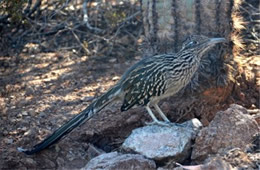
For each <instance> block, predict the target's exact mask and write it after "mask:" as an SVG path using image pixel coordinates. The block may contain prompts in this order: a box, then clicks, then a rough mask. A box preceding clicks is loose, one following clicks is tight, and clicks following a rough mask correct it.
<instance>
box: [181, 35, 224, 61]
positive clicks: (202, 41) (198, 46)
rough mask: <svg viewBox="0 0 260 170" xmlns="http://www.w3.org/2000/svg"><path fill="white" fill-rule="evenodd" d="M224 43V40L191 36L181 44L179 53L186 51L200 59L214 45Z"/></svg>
mask: <svg viewBox="0 0 260 170" xmlns="http://www.w3.org/2000/svg"><path fill="white" fill-rule="evenodd" d="M225 41H226V39H225V38H208V37H206V36H204V35H191V36H189V37H188V38H187V39H186V40H185V41H184V42H183V44H182V50H181V51H183V50H188V51H189V52H192V53H194V54H195V55H198V56H200V57H202V55H203V54H204V53H205V52H207V51H208V50H209V49H210V48H211V47H213V46H214V45H215V44H217V43H222V42H225Z"/></svg>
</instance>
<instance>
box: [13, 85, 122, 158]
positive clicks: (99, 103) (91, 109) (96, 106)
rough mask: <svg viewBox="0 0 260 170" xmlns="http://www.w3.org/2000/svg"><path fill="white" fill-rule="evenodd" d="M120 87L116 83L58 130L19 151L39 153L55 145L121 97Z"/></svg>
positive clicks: (28, 153) (29, 153)
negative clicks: (29, 147) (30, 147)
mask: <svg viewBox="0 0 260 170" xmlns="http://www.w3.org/2000/svg"><path fill="white" fill-rule="evenodd" d="M119 95H120V88H119V87H118V86H117V85H116V86H114V87H113V88H111V89H110V90H109V91H108V92H107V93H105V94H104V95H102V96H101V97H99V98H98V99H97V100H96V101H94V102H93V103H91V104H90V105H89V106H88V107H87V108H86V109H85V110H83V111H82V112H80V113H79V114H78V115H76V116H74V117H73V118H72V119H70V120H69V121H68V122H67V123H65V124H64V125H62V126H61V127H60V128H58V129H57V130H56V131H54V132H53V133H52V134H51V135H50V136H48V137H47V138H46V139H44V140H43V141H42V142H40V143H39V144H37V145H35V146H34V147H33V148H32V149H23V148H20V147H18V148H17V149H18V151H20V152H24V153H25V154H27V155H31V154H34V153H37V152H39V151H41V150H43V149H45V148H48V147H49V146H51V145H53V144H54V143H56V142H57V141H59V140H60V139H61V138H62V137H64V136H65V135H66V134H68V133H70V132H71V131H72V130H73V129H75V128H76V127H78V126H80V125H81V124H83V123H84V122H85V121H87V120H89V119H90V118H91V117H92V116H93V115H94V114H96V113H98V112H99V111H100V110H102V109H103V108H104V107H105V106H107V105H108V104H109V103H111V102H112V101H114V100H116V99H117V98H119Z"/></svg>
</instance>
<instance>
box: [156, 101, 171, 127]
mask: <svg viewBox="0 0 260 170" xmlns="http://www.w3.org/2000/svg"><path fill="white" fill-rule="evenodd" d="M154 108H155V110H156V111H157V112H158V113H159V114H160V116H161V117H162V118H163V120H164V121H165V122H167V123H170V122H171V121H170V120H169V119H168V118H167V117H166V116H165V114H164V113H163V112H162V110H161V109H160V107H159V106H158V104H157V103H156V104H154Z"/></svg>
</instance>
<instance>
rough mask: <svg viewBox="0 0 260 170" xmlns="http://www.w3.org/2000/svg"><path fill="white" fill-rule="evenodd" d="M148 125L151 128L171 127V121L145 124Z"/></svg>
mask: <svg viewBox="0 0 260 170" xmlns="http://www.w3.org/2000/svg"><path fill="white" fill-rule="evenodd" d="M145 124H146V125H148V126H151V125H159V126H171V122H170V121H169V122H168V121H164V122H163V121H159V120H158V121H152V122H145Z"/></svg>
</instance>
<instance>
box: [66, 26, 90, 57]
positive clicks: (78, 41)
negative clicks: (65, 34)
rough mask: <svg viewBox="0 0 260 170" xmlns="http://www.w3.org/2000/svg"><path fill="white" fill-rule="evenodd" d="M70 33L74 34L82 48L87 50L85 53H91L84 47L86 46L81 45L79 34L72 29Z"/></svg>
mask: <svg viewBox="0 0 260 170" xmlns="http://www.w3.org/2000/svg"><path fill="white" fill-rule="evenodd" d="M70 31H71V32H72V34H73V36H74V37H75V39H76V40H77V41H78V43H79V44H80V46H81V47H82V48H83V49H84V50H85V52H86V53H87V54H89V53H90V51H89V50H88V49H87V48H86V47H85V46H84V44H82V43H81V41H80V39H79V37H78V36H77V34H75V32H74V30H72V29H70Z"/></svg>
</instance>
